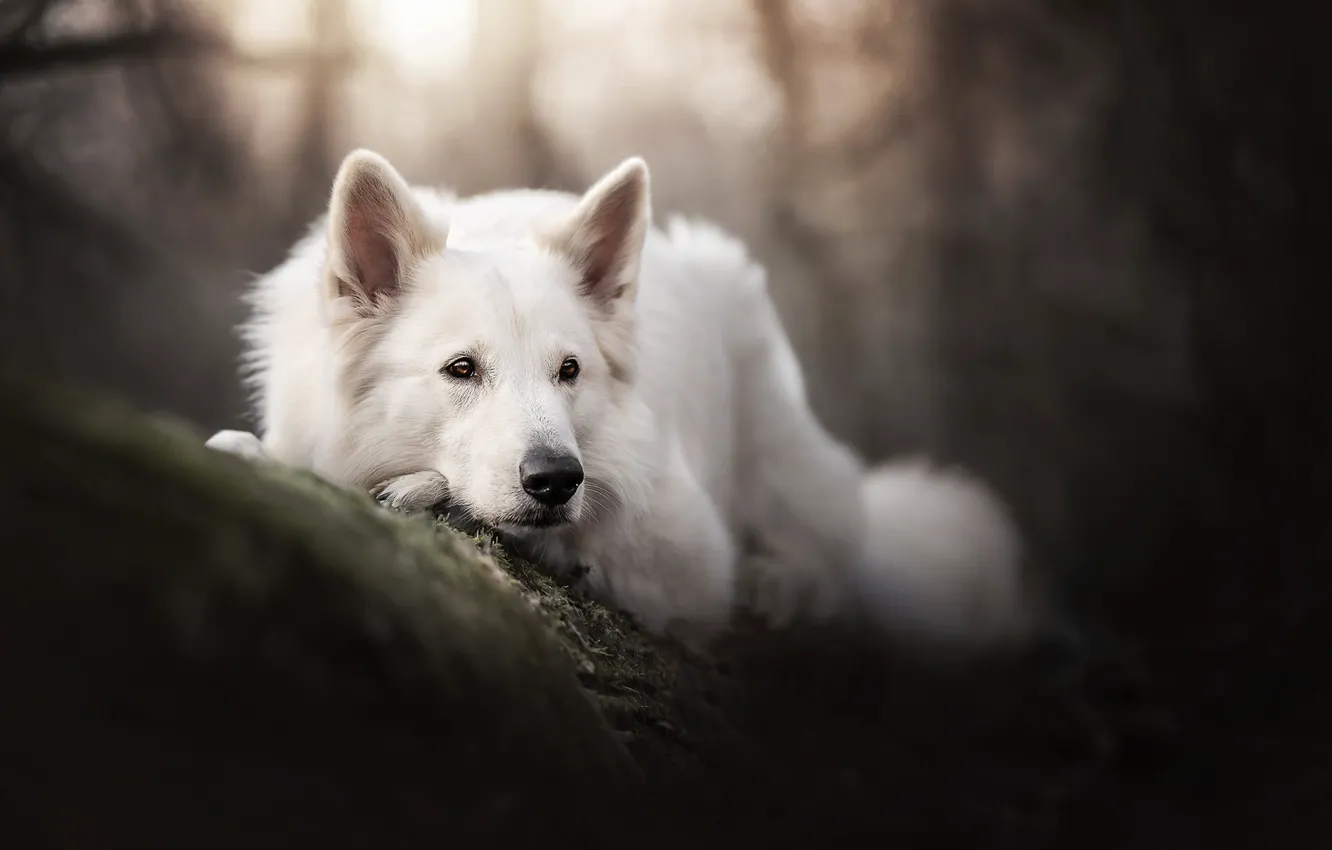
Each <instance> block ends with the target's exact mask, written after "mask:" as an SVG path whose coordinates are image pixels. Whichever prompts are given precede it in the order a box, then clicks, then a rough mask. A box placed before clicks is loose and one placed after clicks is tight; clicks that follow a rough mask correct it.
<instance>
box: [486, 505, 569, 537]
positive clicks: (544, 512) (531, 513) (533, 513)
mask: <svg viewBox="0 0 1332 850" xmlns="http://www.w3.org/2000/svg"><path fill="white" fill-rule="evenodd" d="M573 521H574V515H573V511H570V510H569V509H568V508H567V507H565V506H564V505H561V506H559V507H557V508H544V507H543V508H528V509H527V510H524V511H522V512H520V513H517V514H511V515H509V516H506V517H504V518H503V519H502V520H501V521H500V522H497V523H496V524H495V527H496V528H499V529H501V530H502V531H507V532H512V533H522V532H524V531H528V532H531V531H549V530H551V529H555V528H559V527H560V526H564V525H569V524H570V523H572V522H573Z"/></svg>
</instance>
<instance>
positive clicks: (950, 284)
mask: <svg viewBox="0 0 1332 850" xmlns="http://www.w3.org/2000/svg"><path fill="white" fill-rule="evenodd" d="M1319 32H1320V28H1319V27H1318V26H1316V25H1315V18H1314V14H1313V11H1312V4H1303V3H1298V2H1293V3H1289V4H1264V6H1263V7H1262V8H1261V9H1259V10H1257V11H1256V12H1255V13H1254V14H1251V15H1244V14H1240V13H1239V12H1238V11H1236V10H1235V9H1231V8H1230V7H1226V9H1224V10H1223V9H1222V7H1220V6H1218V5H1216V4H1211V3H1205V2H1202V0H1124V2H1111V0H1088V2H1084V3H1079V4H1074V3H1065V2H1061V1H1060V0H1002V2H1001V0H991V1H990V2H982V0H880V2H872V1H871V0H603V2H596V0H381V2H370V0H211V2H204V0H200V2H193V3H191V2H185V0H0V299H3V300H2V301H0V356H3V359H4V361H5V363H6V364H8V365H17V366H19V367H20V368H23V369H25V370H27V371H30V372H36V373H40V374H48V375H51V376H53V377H63V378H67V379H72V380H75V381H78V382H82V383H84V384H86V385H89V386H91V387H93V388H96V389H100V390H103V391H106V392H112V393H117V394H121V395H124V396H126V397H128V398H129V399H131V400H132V401H133V402H134V403H135V404H137V405H138V406H140V407H142V408H144V409H147V410H152V411H164V412H170V413H174V414H176V415H179V416H182V417H185V418H187V419H189V420H191V421H193V422H195V423H196V424H197V425H198V426H199V427H200V429H201V430H211V429H215V428H219V427H226V426H232V425H237V424H240V425H242V426H243V425H244V416H243V414H244V408H245V404H244V399H243V398H242V397H241V395H240V392H239V389H238V387H237V382H236V379H235V356H236V353H237V341H236V339H235V336H234V333H233V327H234V325H235V324H236V322H237V321H238V320H239V319H240V318H241V307H240V304H239V303H238V300H237V296H238V294H239V293H240V291H241V289H242V287H243V286H244V284H245V282H246V280H247V279H248V277H249V276H250V275H252V274H254V273H257V272H262V271H265V270H267V269H268V268H270V267H272V266H273V265H274V264H275V263H276V262H277V261H278V260H279V259H280V258H281V257H282V255H283V253H284V251H285V250H286V249H287V247H288V246H289V245H290V244H291V242H292V241H293V239H294V238H295V237H296V236H297V235H298V233H299V232H300V231H301V230H302V229H303V228H304V227H305V226H306V224H307V222H308V221H309V220H310V219H311V218H312V217H313V216H315V215H316V214H318V213H319V212H320V210H321V209H322V208H323V206H324V203H325V199H326V196H327V192H328V186H329V181H330V179H331V176H332V174H333V172H334V170H335V168H336V166H337V164H338V161H339V160H340V158H341V157H342V156H343V154H344V153H345V152H347V151H348V150H349V149H350V148H353V147H358V146H364V147H370V148H374V149H377V150H378V151H380V152H381V153H383V154H385V155H387V156H388V157H389V158H390V159H391V160H393V161H394V162H395V163H396V164H397V166H398V167H399V168H400V169H401V170H402V171H403V172H404V173H405V174H406V175H408V177H409V178H410V179H412V180H413V181H416V182H420V183H432V182H433V183H444V184H448V185H451V186H453V187H455V188H456V189H458V190H459V191H461V192H475V191H481V190H486V189H491V188H497V187H504V186H519V185H527V186H547V187H557V188H565V189H570V190H575V191H577V190H581V189H582V188H584V187H585V186H586V185H588V183H589V182H590V181H591V180H593V179H594V178H595V177H596V176H597V175H598V174H600V173H601V172H602V171H603V170H604V169H606V168H608V167H610V166H612V165H613V164H615V163H616V162H617V161H618V160H619V159H621V158H622V157H624V156H627V155H630V154H639V155H642V156H644V157H646V158H647V160H648V162H649V164H650V166H651V168H652V171H653V192H654V200H655V209H656V214H657V215H658V216H659V217H662V216H665V215H666V214H669V213H671V212H677V211H678V212H686V213H691V214H697V215H702V216H706V217H709V218H712V219H714V220H716V221H717V222H719V223H720V224H722V225H724V226H725V227H727V228H729V229H731V230H733V231H734V232H736V233H737V234H739V235H740V236H742V237H744V238H745V239H747V240H748V241H749V242H750V244H751V246H752V248H753V251H754V253H755V254H756V256H757V257H759V258H760V259H761V260H762V261H763V262H765V263H766V264H767V266H768V267H769V269H770V276H771V280H772V288H773V290H774V293H775V295H776V297H777V300H778V302H779V306H780V309H781V312H782V314H783V316H784V317H785V319H786V321H787V323H788V326H789V328H790V331H791V333H792V335H793V337H794V339H795V342H796V345H797V347H798V349H799V351H800V354H801V356H802V358H803V361H804V365H805V370H806V373H807V375H808V378H809V380H808V384H809V387H810V392H811V395H812V399H813V403H814V405H815V406H816V408H817V409H818V412H819V414H820V415H821V416H822V417H823V419H824V421H825V422H826V423H827V424H828V425H829V426H830V427H831V428H832V430H833V431H835V432H836V433H837V434H839V435H840V436H842V437H843V438H845V439H847V440H849V441H851V442H852V443H853V444H855V445H856V446H857V447H858V448H859V449H860V450H861V451H862V452H864V453H865V454H866V455H867V456H870V457H882V456H885V455H888V454H892V453H896V452H904V451H919V450H926V451H930V452H932V453H934V454H935V455H937V456H939V457H941V458H943V459H945V460H949V461H960V462H963V463H966V464H968V465H969V466H971V467H973V468H974V469H976V470H978V471H979V472H981V473H982V474H983V475H985V476H986V477H987V478H988V479H990V480H991V481H993V482H994V483H995V485H996V486H997V487H998V489H999V490H1000V491H1001V492H1002V493H1003V494H1004V495H1005V496H1006V497H1007V498H1008V499H1009V500H1010V501H1011V502H1012V503H1013V505H1014V506H1015V509H1016V511H1017V513H1018V515H1019V517H1020V519H1021V522H1022V525H1023V528H1024V530H1025V531H1026V533H1027V536H1028V538H1029V540H1030V543H1031V547H1032V555H1033V561H1034V562H1035V564H1036V566H1037V568H1038V570H1040V571H1042V572H1043V573H1044V574H1047V575H1048V574H1051V573H1052V571H1053V572H1054V573H1057V574H1058V575H1060V576H1062V577H1063V578H1064V579H1066V581H1062V582H1060V586H1061V589H1062V590H1063V592H1064V598H1065V601H1067V602H1068V603H1069V604H1071V605H1073V606H1074V607H1076V608H1077V609H1079V610H1081V611H1083V612H1084V613H1086V612H1088V611H1094V613H1095V614H1096V616H1097V617H1098V618H1099V619H1100V621H1101V622H1102V623H1108V624H1113V625H1114V626H1115V627H1116V628H1117V629H1118V630H1119V632H1120V633H1121V634H1124V635H1132V636H1134V637H1135V638H1136V639H1138V640H1140V641H1141V643H1142V644H1143V645H1150V646H1151V647H1152V648H1153V650H1152V651H1153V653H1154V656H1153V657H1154V661H1153V664H1152V667H1153V670H1154V671H1155V673H1156V674H1157V675H1158V676H1160V677H1162V680H1163V681H1165V682H1166V683H1168V684H1167V687H1168V688H1169V689H1171V691H1172V693H1178V694H1180V695H1181V696H1180V699H1181V701H1182V703H1184V704H1187V705H1188V706H1190V707H1191V710H1192V712H1193V714H1192V717H1193V718H1194V722H1193V725H1191V726H1190V727H1189V728H1190V732H1189V734H1190V735H1192V736H1193V737H1192V739H1191V740H1192V741H1193V746H1194V747H1195V749H1194V750H1191V752H1198V753H1210V754H1213V755H1214V756H1215V757H1216V758H1218V759H1226V760H1228V761H1227V763H1228V764H1230V765H1231V766H1232V767H1233V766H1234V765H1239V764H1242V765H1244V770H1243V771H1235V770H1220V769H1213V767H1210V766H1209V767H1205V768H1204V767H1200V768H1199V775H1198V776H1194V777H1193V778H1192V779H1191V780H1190V782H1193V783H1194V784H1193V785H1189V787H1190V788H1191V789H1192V790H1190V791H1189V792H1187V794H1185V795H1184V796H1181V793H1183V792H1181V791H1180V790H1179V789H1180V788H1182V787H1183V786H1182V785H1179V786H1172V790H1171V791H1170V792H1169V794H1167V795H1165V797H1163V798H1162V799H1169V800H1170V801H1171V803H1170V806H1168V807H1167V808H1169V809H1170V810H1171V811H1183V810H1184V809H1183V807H1185V806H1186V805H1187V804H1189V801H1190V800H1191V802H1192V804H1196V805H1198V806H1205V805H1213V806H1217V805H1221V803H1219V802H1216V803H1210V804H1205V803H1204V802H1203V798H1204V796H1206V795H1212V796H1211V798H1212V799H1215V800H1222V799H1224V800H1228V801H1229V803H1227V804H1226V805H1227V806H1229V807H1230V808H1228V810H1227V811H1228V812H1229V813H1230V814H1231V815H1232V819H1231V821H1230V822H1228V823H1227V834H1228V835H1231V836H1240V835H1243V834H1244V829H1245V823H1247V824H1248V826H1249V827H1250V828H1251V832H1250V833H1249V835H1250V837H1253V838H1254V840H1255V842H1256V841H1257V838H1256V837H1255V836H1261V835H1266V836H1267V837H1268V838H1270V837H1271V835H1270V834H1269V833H1265V832H1263V830H1264V829H1265V828H1266V827H1264V826H1263V825H1264V824H1268V825H1270V824H1272V823H1283V824H1286V825H1287V826H1291V825H1294V824H1301V823H1302V824H1305V825H1307V826H1310V827H1312V824H1313V823H1314V822H1315V821H1319V820H1320V819H1321V822H1322V824H1323V826H1324V828H1326V825H1327V822H1326V819H1327V812H1328V811H1329V810H1328V809H1327V807H1326V806H1325V805H1324V804H1325V802H1326V799H1327V798H1326V786H1327V782H1326V777H1327V772H1326V768H1327V764H1328V757H1329V753H1328V749H1329V748H1328V740H1329V739H1332V736H1329V735H1327V734H1326V733H1327V722H1328V721H1327V718H1328V717H1329V716H1332V703H1330V701H1329V690H1330V688H1332V683H1330V682H1329V679H1332V677H1328V676H1327V675H1326V673H1327V670H1329V669H1332V665H1329V664H1328V663H1327V662H1328V661H1329V660H1332V659H1329V658H1328V650H1329V648H1332V638H1330V637H1329V633H1328V631H1329V629H1328V625H1329V623H1330V622H1332V611H1329V603H1330V602H1332V591H1330V589H1329V585H1328V582H1329V576H1328V570H1327V566H1326V565H1327V563H1328V561H1329V555H1330V554H1332V546H1329V538H1330V537H1332V535H1330V534H1329V532H1328V531H1327V528H1328V526H1327V523H1326V521H1325V512H1326V507H1325V505H1324V504H1323V502H1324V500H1325V498H1326V495H1327V493H1328V491H1329V487H1330V486H1332V479H1329V476H1328V474H1327V471H1328V467H1327V466H1326V464H1325V463H1324V462H1323V460H1322V454H1323V452H1322V444H1323V443H1324V442H1325V440H1326V435H1327V434H1328V433H1332V422H1330V421H1329V416H1328V410H1329V405H1328V404H1327V401H1328V399H1327V394H1328V386H1329V381H1328V379H1327V377H1326V372H1325V371H1324V370H1325V366H1326V364H1327V363H1328V362H1329V357H1328V354H1329V351H1328V348H1329V345H1330V344H1332V343H1330V341H1329V338H1330V337H1332V334H1328V333H1327V332H1326V318H1325V316H1324V314H1323V313H1322V311H1320V310H1318V309H1316V308H1315V307H1314V305H1315V304H1316V303H1320V301H1321V297H1320V293H1321V290H1322V289H1323V288H1325V286H1326V277H1327V273H1326V267H1327V262H1326V258H1325V256H1324V255H1323V252H1324V249H1323V247H1322V246H1324V245H1325V244H1326V241H1327V239H1326V237H1327V235H1328V234H1327V232H1326V231H1327V227H1328V223H1329V222H1332V211H1330V210H1329V208H1328V203H1327V201H1328V193H1327V187H1328V185H1329V183H1332V181H1329V180H1328V179H1327V177H1328V174H1327V161H1328V160H1327V151H1328V150H1329V149H1330V145H1332V140H1329V138H1328V133H1327V128H1328V127H1330V126H1332V120H1330V119H1332V116H1329V115H1328V112H1329V107H1332V101H1330V100H1329V98H1328V97H1327V94H1326V91H1327V89H1326V80H1327V79H1328V74H1327V72H1328V70H1329V69H1328V67H1327V65H1328V59H1327V55H1328V54H1327V51H1326V50H1325V48H1323V47H1322V46H1321V45H1319V44H1317V43H1316V42H1317V41H1318V40H1319V37H1318V36H1317V35H1315V34H1317V33H1319ZM9 448H10V450H12V451H22V447H15V446H11V447H9ZM1089 602H1094V603H1095V604H1094V605H1090V604H1089ZM1218 706H1220V707H1222V708H1224V710H1218ZM1237 730H1238V731H1237ZM1203 773H1206V774H1207V775H1206V776H1203V775H1202V774H1203ZM1176 779H1178V777H1176ZM1163 781H1164V780H1163ZM1226 782H1233V783H1239V784H1235V785H1233V787H1232V790H1234V791H1235V793H1234V794H1233V795H1232V796H1230V797H1225V796H1224V790H1223V785H1224V784H1225V783H1226ZM1256 789H1263V790H1256ZM1189 795H1195V796H1194V797H1191V798H1190V797H1189ZM1218 795H1220V796H1218ZM1186 798H1188V799H1187V800H1186ZM1318 800H1321V801H1322V803H1318V804H1317V805H1315V802H1316V801H1318ZM1246 806H1247V808H1245V807H1246ZM1259 807H1266V808H1264V809H1263V811H1264V812H1265V813H1266V818H1265V819H1264V818H1262V817H1259V815H1258V814H1257V812H1258V810H1259ZM1273 807H1275V808H1273ZM1163 812H1164V809H1162V808H1160V807H1158V808H1150V807H1146V806H1143V807H1141V808H1140V809H1135V808H1133V807H1132V806H1128V807H1127V808H1123V809H1118V810H1117V815H1116V817H1119V818H1123V819H1132V818H1135V817H1137V818H1139V819H1141V821H1142V823H1143V824H1145V825H1150V829H1149V830H1148V831H1147V832H1144V833H1142V834H1143V835H1146V834H1148V832H1150V833H1151V834H1154V835H1157V838H1158V839H1159V840H1160V842H1161V843H1160V845H1159V846H1179V842H1176V841H1175V838H1172V837H1171V833H1170V832H1169V831H1168V830H1166V831H1164V832H1160V830H1158V827H1157V824H1158V822H1159V818H1161V817H1163V816H1164V815H1163ZM1276 812H1282V813H1284V814H1281V815H1279V816H1278V815H1276V814H1274V813H1276ZM1320 812H1321V813H1322V814H1319V813H1320ZM1245 813H1247V815H1248V816H1249V818H1250V819H1249V820H1248V821H1244V822H1243V823H1242V822H1241V821H1243V818H1244V817H1245V816H1246V815H1245ZM1153 831H1155V832H1153ZM1157 833H1159V834H1157ZM1323 834H1327V832H1326V831H1324V833H1323ZM1172 842H1174V843H1172ZM1183 844H1184V845H1185V846H1189V845H1190V842H1189V841H1188V840H1183ZM1152 846H1157V845H1155V844H1153V845H1152ZM1198 846H1203V845H1202V844H1199V845H1198ZM1206 846H1222V845H1220V844H1216V843H1206ZM1227 846H1230V845H1227ZM1234 846H1260V845H1259V844H1258V843H1248V844H1245V843H1243V841H1241V842H1240V843H1239V844H1236V845H1234ZM1261 846H1278V845H1273V844H1263V845H1261Z"/></svg>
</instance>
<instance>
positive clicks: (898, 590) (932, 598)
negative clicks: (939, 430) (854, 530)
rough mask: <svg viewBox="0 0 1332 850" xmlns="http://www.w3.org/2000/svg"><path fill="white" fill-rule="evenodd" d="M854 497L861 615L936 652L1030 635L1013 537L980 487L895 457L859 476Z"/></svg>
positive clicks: (992, 497) (954, 473) (1009, 522)
mask: <svg viewBox="0 0 1332 850" xmlns="http://www.w3.org/2000/svg"><path fill="white" fill-rule="evenodd" d="M861 499H862V502H863V504H864V508H865V515H866V522H867V536H866V540H865V548H864V552H863V558H862V565H861V569H859V570H857V571H856V574H855V577H854V580H853V584H854V587H853V591H854V592H853V597H854V599H855V606H856V607H857V608H858V609H860V613H861V614H862V615H865V616H868V617H869V618H870V619H871V620H872V621H874V622H875V623H876V624H877V625H880V626H883V627H886V628H888V629H890V630H892V631H894V632H896V633H898V635H899V636H900V637H905V638H908V639H916V640H924V641H926V642H928V643H931V644H934V645H942V646H955V647H956V646H964V645H965V646H972V647H976V646H995V645H1011V644H1013V643H1015V642H1018V641H1021V640H1022V639H1023V638H1024V637H1026V636H1027V635H1028V633H1029V630H1030V629H1031V627H1032V615H1031V611H1030V600H1029V598H1028V597H1029V594H1028V593H1027V591H1026V589H1025V587H1024V581H1023V577H1022V541H1021V537H1020V534H1019V532H1018V529H1017V525H1016V523H1015V522H1014V520H1013V519H1012V517H1011V516H1010V515H1009V512H1008V510H1007V508H1006V507H1005V505H1004V504H1003V502H1002V501H1001V500H1000V498H999V497H998V496H997V495H996V494H994V493H993V492H992V491H991V490H990V489H989V488H988V487H986V486H985V484H984V483H982V482H981V481H980V480H978V479H977V478H975V477H973V476H971V475H969V474H967V473H966V472H964V471H962V470H959V469H947V468H941V467H937V466H934V465H933V464H931V463H930V462H928V461H924V460H919V459H911V460H905V461H895V462H891V463H886V464H883V465H881V466H878V467H875V468H873V469H871V470H869V471H868V472H867V473H866V475H865V476H864V479H863V481H862V483H861Z"/></svg>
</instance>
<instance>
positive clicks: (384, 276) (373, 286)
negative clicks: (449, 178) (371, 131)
mask: <svg viewBox="0 0 1332 850" xmlns="http://www.w3.org/2000/svg"><path fill="white" fill-rule="evenodd" d="M328 228H329V234H328V242H329V249H328V272H327V281H326V283H327V287H328V294H329V296H330V297H333V298H340V297H344V296H350V297H351V298H352V300H353V302H354V304H355V306H356V310H357V312H358V313H360V314H361V315H370V314H372V313H374V312H376V311H378V310H380V309H382V308H383V307H385V306H386V305H388V304H390V303H392V301H393V300H394V299H395V298H396V297H397V296H398V295H399V294H401V291H402V285H403V279H404V276H405V275H406V274H407V271H408V269H409V268H410V266H411V263H412V262H414V261H415V260H418V259H420V258H422V257H425V256H427V255H429V254H431V253H433V252H435V251H439V250H442V249H443V247H444V241H445V236H446V234H444V233H442V232H440V231H439V230H438V229H437V228H435V227H434V226H433V225H432V224H431V222H430V221H429V220H428V219H427V218H426V215H425V212H424V211H423V210H422V209H421V205H420V204H419V203H418V202H417V200H416V198H415V197H414V196H413V195H412V190H411V187H409V186H408V185H407V181H405V180H403V179H402V175H400V174H399V173H398V172H397V170H396V169H395V168H394V167H393V166H392V165H390V164H389V162H388V160H386V159H384V158H383V157H382V156H380V155H379V154H376V153H373V152H371V151H368V150H357V151H353V152H351V153H350V154H348V155H347V158H346V159H344V160H343V161H342V165H341V166H340V167H339V168H338V175H337V177H335V178H334V180H333V196H332V199H331V201H330V202H329V211H328Z"/></svg>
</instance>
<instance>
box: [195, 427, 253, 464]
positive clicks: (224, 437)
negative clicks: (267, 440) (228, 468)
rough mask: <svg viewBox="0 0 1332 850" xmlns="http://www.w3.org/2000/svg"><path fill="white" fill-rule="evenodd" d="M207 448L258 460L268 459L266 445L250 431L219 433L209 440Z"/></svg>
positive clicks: (206, 444)
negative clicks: (265, 450)
mask: <svg viewBox="0 0 1332 850" xmlns="http://www.w3.org/2000/svg"><path fill="white" fill-rule="evenodd" d="M204 445H205V446H207V447H208V448H210V449H212V450H213V451H218V452H225V453H226V454H229V455H237V456H238V457H243V458H247V459H249V460H256V459H258V458H262V457H266V454H265V452H264V444H263V443H261V442H260V441H259V438H258V437H256V436H255V435H253V434H251V433H250V432H249V431H218V432H217V433H216V434H214V435H213V436H211V437H209V438H208V442H206V443H204Z"/></svg>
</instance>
